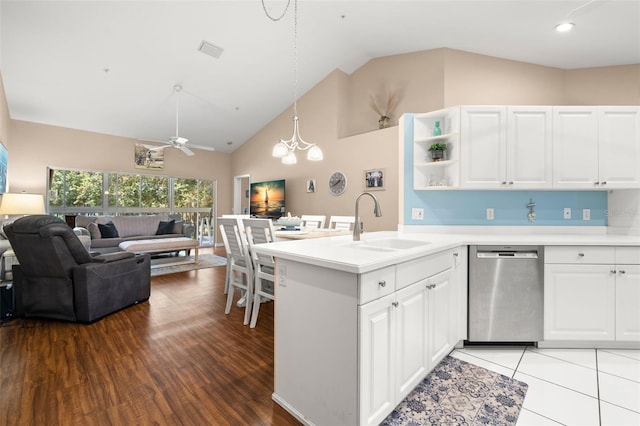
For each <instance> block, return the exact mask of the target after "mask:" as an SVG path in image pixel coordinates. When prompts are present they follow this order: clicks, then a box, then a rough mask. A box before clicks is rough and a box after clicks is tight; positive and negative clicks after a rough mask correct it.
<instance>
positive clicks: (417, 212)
mask: <svg viewBox="0 0 640 426" xmlns="http://www.w3.org/2000/svg"><path fill="white" fill-rule="evenodd" d="M411 219H413V220H424V209H418V208H415V207H414V208H412V209H411Z"/></svg>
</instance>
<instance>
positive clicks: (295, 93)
mask: <svg viewBox="0 0 640 426" xmlns="http://www.w3.org/2000/svg"><path fill="white" fill-rule="evenodd" d="M293 74H294V77H293V114H294V115H295V116H296V117H297V116H298V0H293Z"/></svg>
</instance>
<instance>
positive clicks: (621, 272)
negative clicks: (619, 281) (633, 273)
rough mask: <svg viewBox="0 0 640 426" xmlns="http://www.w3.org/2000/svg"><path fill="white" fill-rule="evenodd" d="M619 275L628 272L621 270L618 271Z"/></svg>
mask: <svg viewBox="0 0 640 426" xmlns="http://www.w3.org/2000/svg"><path fill="white" fill-rule="evenodd" d="M618 273H620V274H626V273H627V271H625V270H624V269H620V270H619V271H618Z"/></svg>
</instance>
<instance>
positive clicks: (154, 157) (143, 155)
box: [134, 143, 164, 170]
mask: <svg viewBox="0 0 640 426" xmlns="http://www.w3.org/2000/svg"><path fill="white" fill-rule="evenodd" d="M155 148H156V147H153V146H151V145H145V144H142V143H137V144H136V152H135V165H134V167H135V168H136V169H147V170H162V169H164V149H155ZM157 148H162V147H160V146H159V147H157Z"/></svg>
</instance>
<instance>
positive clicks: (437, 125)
mask: <svg viewBox="0 0 640 426" xmlns="http://www.w3.org/2000/svg"><path fill="white" fill-rule="evenodd" d="M441 135H442V129H441V128H440V122H439V121H436V123H435V124H434V126H433V136H441Z"/></svg>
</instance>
